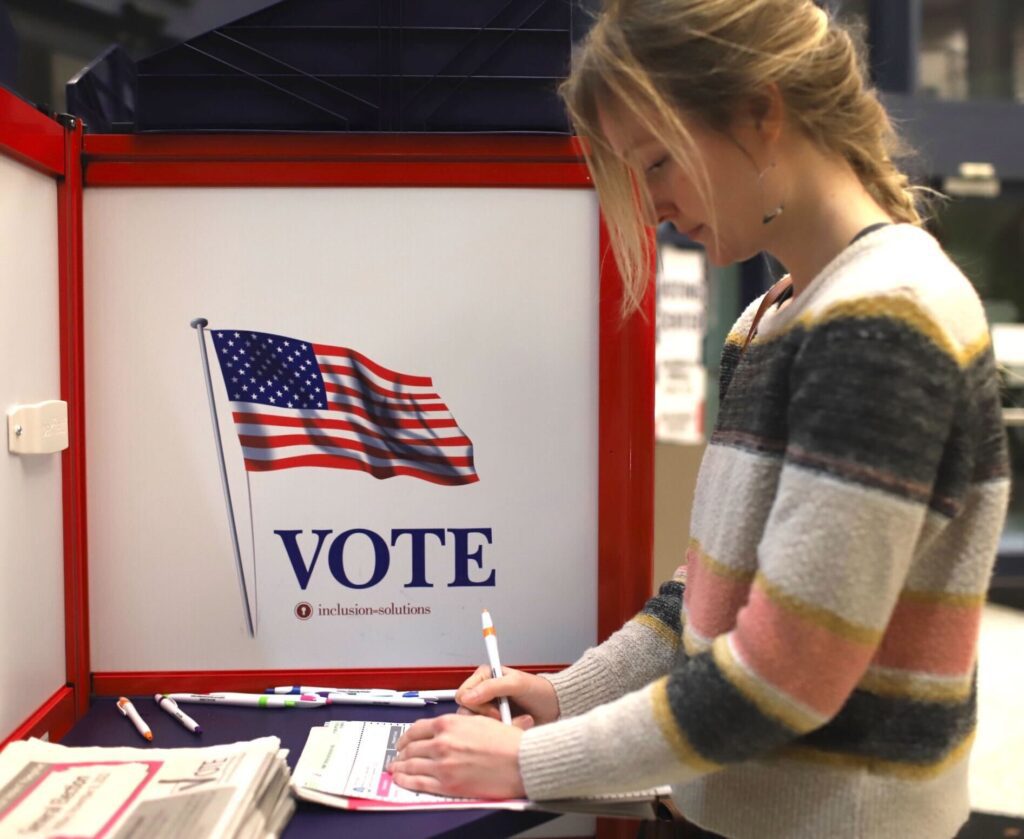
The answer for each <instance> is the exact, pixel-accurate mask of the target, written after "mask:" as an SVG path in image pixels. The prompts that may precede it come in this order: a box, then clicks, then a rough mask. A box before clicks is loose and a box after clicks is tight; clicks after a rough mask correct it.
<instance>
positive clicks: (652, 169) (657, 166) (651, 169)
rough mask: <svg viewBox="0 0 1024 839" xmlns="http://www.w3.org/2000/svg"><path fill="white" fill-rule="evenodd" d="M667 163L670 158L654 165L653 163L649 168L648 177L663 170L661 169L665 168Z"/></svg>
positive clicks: (658, 161) (664, 158) (665, 158)
mask: <svg viewBox="0 0 1024 839" xmlns="http://www.w3.org/2000/svg"><path fill="white" fill-rule="evenodd" d="M667 162H668V156H665V157H663V158H661V159H660V160H657V161H655V162H654V163H652V164H651V165H650V166H648V167H647V174H648V175H652V174H654V173H655V172H657V171H658V170H659V169H661V167H662V166H664V165H665V164H666V163H667Z"/></svg>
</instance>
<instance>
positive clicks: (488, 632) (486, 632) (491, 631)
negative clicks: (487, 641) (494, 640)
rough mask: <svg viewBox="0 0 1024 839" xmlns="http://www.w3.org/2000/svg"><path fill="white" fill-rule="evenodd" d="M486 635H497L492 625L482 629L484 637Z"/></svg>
mask: <svg viewBox="0 0 1024 839" xmlns="http://www.w3.org/2000/svg"><path fill="white" fill-rule="evenodd" d="M488 635H494V636H495V637H497V635H498V633H497V632H495V631H494V627H493V626H489V627H487V629H485V630H484V638H486V637H487V636H488Z"/></svg>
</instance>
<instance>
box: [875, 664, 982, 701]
mask: <svg viewBox="0 0 1024 839" xmlns="http://www.w3.org/2000/svg"><path fill="white" fill-rule="evenodd" d="M973 685H974V681H973V677H972V676H964V677H961V678H955V679H954V678H944V679H938V678H929V677H928V676H927V675H925V674H920V673H910V672H898V671H892V670H881V669H878V668H874V667H870V668H868V671H867V673H865V674H864V676H863V678H861V680H860V681H859V682H858V683H857V690H863V691H867V692H868V693H873V694H874V695H875V696H886V697H890V698H894V699H913V700H916V701H918V702H945V703H958V702H965V701H966V700H967V699H969V698H970V696H971V691H972V689H973Z"/></svg>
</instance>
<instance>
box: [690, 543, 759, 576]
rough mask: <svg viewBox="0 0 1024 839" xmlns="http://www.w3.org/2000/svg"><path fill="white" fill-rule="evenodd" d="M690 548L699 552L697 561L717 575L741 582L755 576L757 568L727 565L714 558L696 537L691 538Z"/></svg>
mask: <svg viewBox="0 0 1024 839" xmlns="http://www.w3.org/2000/svg"><path fill="white" fill-rule="evenodd" d="M690 549H691V550H692V551H693V552H694V553H696V554H697V561H698V562H700V564H701V565H703V566H704V567H705V568H707V569H708V571H710V572H711V573H712V574H714V575H715V576H716V577H725V578H726V579H728V580H739V581H740V582H746V581H747V580H752V579H753V578H754V574H755V573H756V572H755V569H752V568H751V569H748V568H733V567H732V566H731V565H726V564H724V563H722V562H719V561H718V560H717V559H713V558H712V557H711V555H710V554H709V553H707V552H706V551H705V550H704V548H702V547H701V544H700V542H698V541H697V540H696V539H690Z"/></svg>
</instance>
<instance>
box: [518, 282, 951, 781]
mask: <svg viewBox="0 0 1024 839" xmlns="http://www.w3.org/2000/svg"><path fill="white" fill-rule="evenodd" d="M794 328H795V329H799V330H803V331H804V333H805V334H804V335H803V336H802V340H801V341H800V342H799V344H798V347H799V348H798V349H796V350H795V351H794V350H787V349H786V344H787V342H786V341H783V340H779V339H774V340H766V341H762V342H759V345H760V346H756V345H755V348H752V349H751V350H748V352H755V351H756V352H758V353H765V354H771V353H773V352H777V353H784V352H795V354H794V355H793V356H792V359H791V361H790V362H788V364H789V376H788V383H787V386H788V394H785V395H784V401H783V403H782V404H784V405H785V406H786V407H785V409H784V410H785V422H784V423H782V424H781V425H782V427H783V428H784V432H783V433H784V435H785V439H784V440H775V441H761V442H767V443H770V444H773V445H768V446H764V447H763V448H761V450H762V451H771V450H773V448H774V450H776V451H780V450H781V451H783V452H784V453H783V454H781V457H782V465H781V470H780V476H779V481H778V485H777V487H776V489H775V496H774V500H773V501H772V504H771V508H770V513H769V515H768V520H767V522H766V524H765V529H764V532H763V534H762V537H761V539H760V542H759V544H758V547H757V566H758V570H757V573H756V576H755V578H754V580H753V584H752V586H751V589H750V593H749V596H748V599H747V602H746V604H745V605H744V606H743V607H742V608H741V609H740V610H739V612H738V614H737V617H736V623H735V625H734V627H733V628H732V629H731V630H730V631H728V632H726V633H724V634H722V635H719V636H718V637H717V638H714V639H713V640H712V642H711V646H710V649H706V650H703V651H699V652H696V653H695V654H693V655H691V656H690V657H689V658H686V659H680V660H677V662H676V664H675V665H674V666H673V667H672V669H671V670H670V672H669V673H668V674H667V675H665V676H663V677H661V678H658V679H656V680H655V681H653V682H652V683H651V684H649V685H646V686H644V687H642V688H640V689H638V690H636V691H634V692H632V693H629V694H627V695H626V696H623V697H621V698H619V699H617V700H615V701H614V702H611V703H609V704H606V705H601V706H598V707H595V708H593V709H591V710H590V711H588V712H587V713H585V714H583V715H581V716H578V717H574V718H571V719H567V720H560V721H558V722H555V723H552V724H550V725H546V726H540V727H537V728H535V729H532V730H530V731H527V732H526V733H525V734H524V737H523V741H522V746H521V750H520V770H521V772H522V776H523V779H524V783H525V786H526V791H527V794H528V795H529V796H530V797H532V798H538V799H544V798H560V797H567V796H575V795H587V794H597V793H601V792H607V791H613V790H621V789H637V788H641V787H646V786H649V785H653V784H663V783H685V782H687V781H689V780H692V779H694V778H696V777H698V776H700V775H702V774H705V773H708V772H713V771H715V770H716V769H718V768H720V767H722V766H724V765H727V764H731V763H738V762H742V761H747V760H751V759H756V758H758V757H761V756H765V755H767V754H769V753H771V752H773V751H775V750H777V749H779V748H780V747H782V746H784V745H786V744H788V743H790V742H792V741H794V740H795V739H797V738H798V737H801V736H803V735H805V734H807V733H808V732H811V731H813V730H815V729H818V728H820V727H822V726H823V725H825V724H826V723H827V722H828V721H829V720H830V719H832V718H833V717H835V715H836V714H837V713H838V712H839V710H840V709H841V708H842V706H843V705H844V703H845V702H846V700H847V698H848V697H849V696H850V694H851V693H852V691H853V689H854V687H855V685H856V684H857V683H858V681H859V680H860V678H861V676H862V675H863V674H864V672H865V670H866V669H867V667H868V664H869V662H870V661H871V659H872V657H873V655H874V653H875V651H876V649H877V648H878V645H879V643H880V641H881V638H882V635H883V632H884V630H885V628H886V626H887V624H888V622H889V618H890V616H891V614H892V612H893V609H894V606H895V604H896V601H897V598H898V596H899V593H900V590H901V588H902V587H903V585H904V581H905V579H906V576H907V573H908V570H909V566H910V563H911V559H912V557H913V555H914V550H915V544H916V542H917V539H918V536H919V534H920V532H921V528H922V525H923V522H924V517H925V514H926V512H927V510H928V509H929V506H932V507H935V506H937V505H941V504H942V503H943V497H942V495H941V492H939V490H941V489H942V487H940V486H939V485H938V484H939V483H941V481H937V476H938V475H939V474H940V471H941V472H942V473H943V474H949V475H952V474H956V473H957V472H958V471H961V472H962V469H961V470H958V469H957V468H956V467H955V463H954V465H953V466H951V465H950V456H949V453H948V452H947V441H948V440H949V438H950V430H951V427H952V423H953V420H954V413H955V411H956V410H957V409H956V407H955V406H956V405H957V403H958V394H959V393H960V391H961V386H962V382H963V364H964V363H965V360H964V357H963V356H964V353H963V351H962V350H960V349H959V348H957V347H955V346H953V344H952V342H951V341H950V340H949V339H948V338H947V337H945V333H944V332H943V331H942V330H941V329H940V328H939V327H938V326H937V325H936V324H935V323H934V321H932V320H931V319H930V318H929V316H928V314H927V313H926V312H925V311H924V310H923V309H922V308H921V307H919V306H918V305H917V304H916V303H915V302H914V301H913V299H911V298H909V297H906V296H901V295H893V296H891V297H884V298H872V299H871V300H869V301H861V300H857V301H852V302H850V303H847V302H844V303H840V304H835V305H834V306H833V307H831V308H830V309H828V310H827V311H825V312H824V313H822V314H819V315H818V316H817V317H815V318H814V319H813V320H811V319H810V318H809V317H807V318H806V320H802V321H801V322H799V323H798V324H797V325H796V326H795V327H794ZM791 338H792V336H790V339H791ZM788 346H790V347H792V346H793V344H792V341H791V340H790V341H789V343H788ZM769 361H771V363H778V359H777V358H776V359H774V360H772V359H769ZM751 362H752V363H753V362H754V359H751ZM751 410H757V409H756V408H752V409H751ZM779 426H780V424H779V423H777V422H776V423H773V425H772V427H776V428H777V427H779ZM711 444H712V445H715V440H714V438H713V439H712V442H711ZM956 457H957V453H956V452H954V453H953V456H952V461H955V460H956ZM707 500H709V501H711V503H721V504H723V505H728V503H729V497H728V487H725V486H723V487H714V488H711V491H710V492H709V493H707ZM733 514H734V515H737V516H741V515H743V511H742V510H736V511H734V513H733ZM708 559H709V560H710V561H711V563H714V558H713V557H708ZM691 594H692V595H693V596H698V592H697V590H696V589H694V591H693V592H691Z"/></svg>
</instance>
